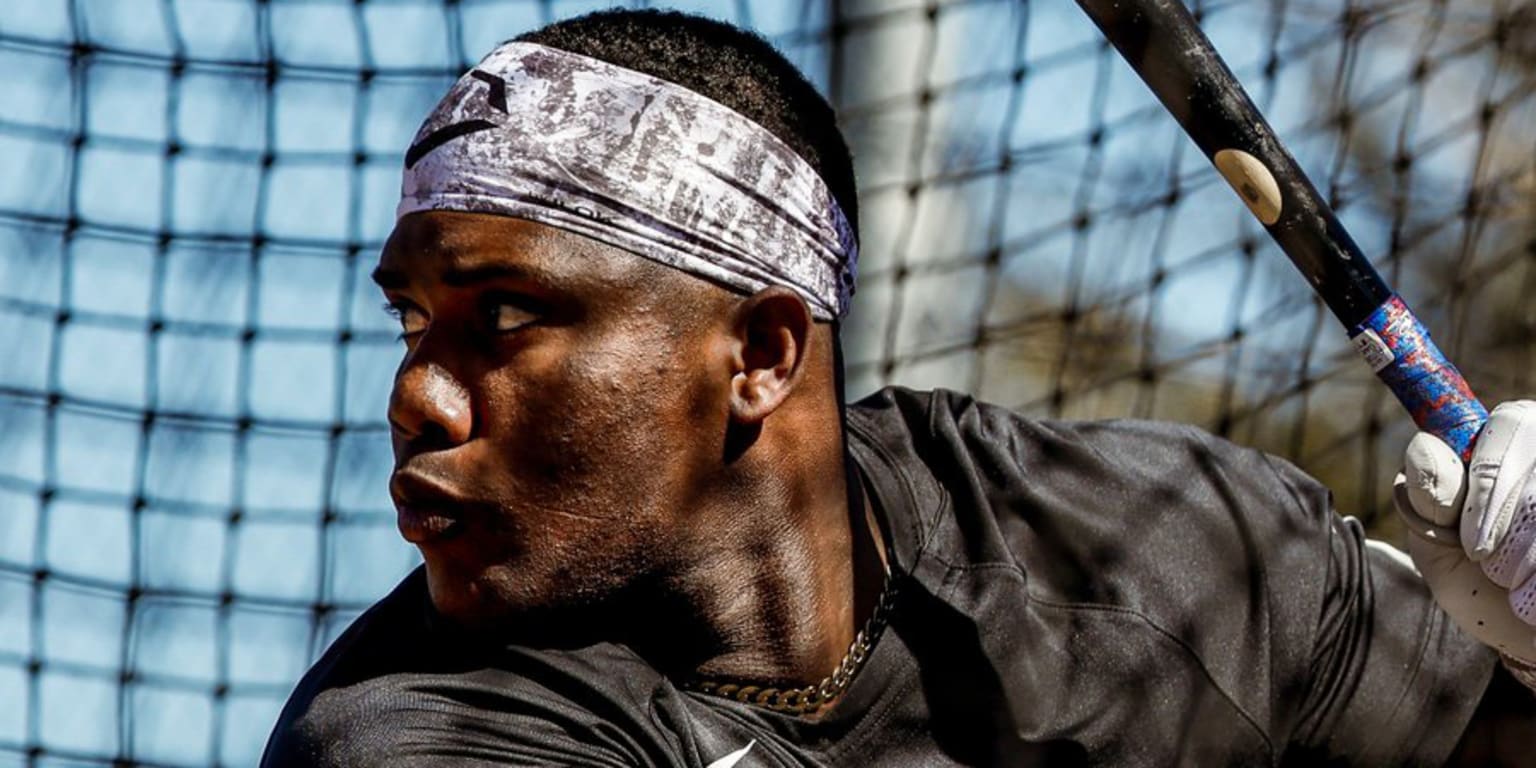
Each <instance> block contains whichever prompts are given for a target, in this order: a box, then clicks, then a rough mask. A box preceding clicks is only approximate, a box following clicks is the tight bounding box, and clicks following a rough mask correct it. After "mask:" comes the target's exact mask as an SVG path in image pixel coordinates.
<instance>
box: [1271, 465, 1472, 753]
mask: <svg viewBox="0 0 1536 768" xmlns="http://www.w3.org/2000/svg"><path fill="white" fill-rule="evenodd" d="M1274 463H1275V464H1280V465H1282V466H1279V467H1278V468H1277V469H1278V471H1279V472H1280V474H1281V479H1282V481H1283V482H1285V484H1286V485H1287V486H1289V487H1290V488H1291V489H1292V490H1293V491H1294V492H1295V496H1294V498H1296V499H1297V501H1298V503H1299V504H1300V505H1301V506H1302V507H1303V511H1304V513H1305V515H1306V516H1307V517H1311V518H1312V519H1314V520H1319V519H1321V520H1322V521H1324V524H1325V526H1326V535H1327V569H1326V574H1325V578H1324V579H1322V581H1321V582H1320V583H1321V585H1322V592H1321V594H1320V595H1317V596H1316V597H1315V598H1311V597H1309V599H1305V600H1304V601H1302V603H1301V604H1302V605H1305V606H1306V608H1305V610H1307V611H1308V612H1310V613H1313V614H1315V622H1316V623H1315V625H1314V626H1312V627H1311V629H1312V631H1311V632H1308V633H1306V635H1307V636H1309V637H1310V644H1309V647H1305V648H1303V649H1302V650H1303V651H1304V653H1301V654H1298V655H1297V658H1296V661H1297V662H1299V663H1297V664H1295V665H1293V666H1294V668H1292V669H1286V670H1283V671H1282V672H1281V675H1282V676H1283V678H1284V679H1281V680H1279V681H1278V682H1280V684H1279V685H1277V686H1276V687H1275V691H1276V696H1277V697H1279V699H1280V700H1279V701H1277V702H1276V705H1277V710H1280V711H1283V712H1286V713H1288V714H1289V716H1290V721H1291V722H1292V723H1293V727H1292V729H1291V732H1290V734H1289V739H1288V740H1287V742H1288V743H1287V744H1286V746H1285V750H1284V760H1283V761H1282V762H1283V764H1285V765H1403V766H1407V765H1442V764H1443V763H1444V762H1445V760H1446V758H1447V757H1448V756H1449V755H1450V753H1451V751H1452V749H1454V748H1455V746H1456V743H1457V741H1458V739H1459V738H1460V736H1461V734H1462V732H1463V731H1464V730H1465V729H1466V727H1467V724H1468V722H1469V721H1470V719H1471V717H1472V714H1473V712H1474V711H1475V710H1476V708H1477V704H1478V702H1479V700H1480V699H1481V698H1482V694H1483V691H1484V689H1485V688H1487V685H1488V681H1489V678H1490V676H1491V674H1492V671H1493V666H1494V661H1495V659H1494V655H1493V653H1492V652H1491V651H1489V650H1488V649H1487V648H1484V647H1483V646H1482V645H1481V644H1480V643H1478V642H1477V641H1476V640H1473V639H1472V638H1471V637H1469V636H1467V635H1466V634H1465V633H1463V632H1462V631H1461V630H1460V629H1459V628H1457V627H1456V626H1455V624H1454V623H1452V622H1451V621H1450V620H1449V619H1448V618H1447V617H1446V616H1445V614H1444V613H1443V612H1441V611H1440V609H1439V608H1438V607H1437V606H1436V605H1435V603H1434V600H1433V599H1432V598H1431V596H1430V594H1429V590H1428V588H1427V587H1426V586H1425V585H1424V583H1423V581H1422V580H1421V579H1420V578H1419V576H1418V573H1417V572H1416V571H1415V570H1414V568H1413V565H1412V563H1411V562H1410V561H1409V560H1408V557H1407V556H1406V555H1404V554H1403V553H1402V552H1400V551H1398V550H1396V549H1394V548H1393V547H1391V546H1388V545H1386V544H1383V543H1381V542H1377V541H1371V540H1368V539H1366V537H1365V533H1364V530H1363V529H1362V528H1361V525H1360V523H1359V521H1357V520H1355V519H1353V518H1349V517H1340V516H1338V515H1337V514H1335V513H1334V512H1333V510H1332V505H1331V499H1330V495H1329V494H1328V492H1327V490H1326V489H1324V488H1322V486H1320V485H1319V484H1317V483H1316V482H1315V481H1313V480H1312V479H1311V478H1309V477H1307V476H1305V475H1303V474H1302V473H1301V472H1300V471H1299V470H1296V469H1295V468H1293V467H1290V465H1288V464H1283V462H1278V461H1275V462H1274Z"/></svg>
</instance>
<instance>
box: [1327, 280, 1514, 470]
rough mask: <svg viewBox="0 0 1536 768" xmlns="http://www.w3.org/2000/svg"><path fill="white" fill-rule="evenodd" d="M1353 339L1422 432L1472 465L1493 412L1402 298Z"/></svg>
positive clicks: (1361, 326) (1378, 312) (1367, 321)
mask: <svg viewBox="0 0 1536 768" xmlns="http://www.w3.org/2000/svg"><path fill="white" fill-rule="evenodd" d="M1349 337H1350V340H1352V341H1353V342H1354V344H1355V349H1357V350H1359V352H1360V354H1361V356H1362V357H1364V358H1365V361H1366V362H1367V363H1369V364H1370V366H1371V367H1372V368H1373V369H1375V371H1376V375H1377V376H1378V377H1380V379H1381V380H1382V381H1383V382H1385V383H1386V385H1387V386H1388V387H1390V388H1391V389H1392V393H1393V394H1395V395H1397V399H1398V401H1399V402H1401V403H1402V404H1403V407H1404V408H1407V409H1408V413H1409V414H1411V415H1412V416H1413V421H1414V423H1415V424H1418V425H1419V429H1422V430H1424V431H1425V432H1428V433H1430V434H1432V435H1434V436H1435V437H1438V438H1440V439H1441V440H1444V441H1445V443H1446V444H1447V445H1449V446H1451V447H1452V448H1454V449H1455V450H1456V452H1457V453H1458V454H1460V455H1461V460H1462V461H1467V460H1469V459H1470V458H1471V457H1472V444H1473V443H1474V442H1476V440H1477V433H1478V430H1480V429H1482V428H1483V422H1485V421H1487V420H1488V409H1486V408H1484V407H1483V404H1482V403H1480V402H1478V401H1477V396H1476V395H1474V394H1472V388H1471V387H1470V386H1468V385H1467V380H1466V379H1464V378H1462V377H1461V372H1460V371H1458V370H1456V366H1454V365H1451V362H1450V361H1449V360H1446V359H1445V355H1444V354H1442V353H1441V352H1440V348H1439V347H1436V346H1435V342H1434V341H1432V340H1431V339H1430V338H1429V331H1427V330H1425V328H1424V324H1423V323H1420V322H1419V318H1417V317H1415V316H1414V314H1413V310H1411V309H1409V308H1408V305H1407V304H1405V303H1403V300H1402V298H1401V297H1399V296H1397V295H1396V294H1393V295H1392V297H1391V298H1389V299H1387V300H1386V301H1385V302H1383V303H1382V305H1381V306H1379V307H1377V308H1376V309H1375V311H1373V312H1371V314H1370V315H1368V316H1367V317H1366V318H1365V320H1364V321H1363V322H1361V323H1360V324H1359V325H1357V326H1355V327H1354V329H1353V330H1351V331H1350V334H1349Z"/></svg>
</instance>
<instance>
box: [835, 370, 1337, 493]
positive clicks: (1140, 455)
mask: <svg viewBox="0 0 1536 768" xmlns="http://www.w3.org/2000/svg"><path fill="white" fill-rule="evenodd" d="M849 424H850V427H851V428H852V430H853V431H854V432H855V433H856V434H857V435H858V436H859V437H861V438H862V439H864V440H866V441H870V442H873V443H877V444H878V446H879V447H880V449H881V450H882V451H883V452H884V453H885V454H887V455H888V456H890V457H891V458H892V460H893V462H894V463H896V464H899V465H901V466H902V468H904V469H907V470H911V471H913V472H916V473H918V474H923V475H930V476H932V477H933V478H934V479H935V480H936V481H937V482H939V483H941V484H942V485H944V486H945V487H946V490H951V491H953V490H956V489H957V486H959V488H958V489H959V490H962V491H966V490H968V491H972V492H976V491H983V490H984V491H986V492H989V494H990V495H991V496H992V498H996V499H999V500H1001V501H1015V502H1019V503H1026V502H1031V501H1034V502H1037V503H1036V504H1034V505H1033V506H1036V507H1048V508H1055V507H1072V508H1075V509H1080V510H1085V511H1086V510H1096V511H1097V513H1098V514H1130V513H1131V512H1132V510H1131V509H1130V508H1129V506H1128V505H1129V504H1131V503H1133V502H1135V503H1147V502H1162V503H1161V504H1159V505H1158V507H1159V508H1161V509H1160V510H1159V509H1137V510H1136V511H1135V513H1136V514H1138V515H1142V516H1145V515H1147V514H1152V515H1154V516H1156V515H1159V514H1163V513H1170V512H1171V513H1179V512H1184V513H1192V512H1205V513H1211V514H1215V515H1216V516H1218V517H1225V516H1227V515H1228V514H1230V513H1233V512H1235V511H1237V510H1238V509H1239V508H1245V509H1252V508H1254V507H1262V508H1263V509H1265V510H1266V511H1268V512H1271V513H1274V514H1280V515H1291V514H1294V513H1300V514H1301V515H1302V516H1303V517H1315V516H1316V514H1317V513H1318V512H1319V511H1326V510H1327V509H1328V507H1329V505H1330V501H1329V492H1328V490H1327V488H1325V487H1324V486H1322V485H1321V484H1320V483H1318V482H1317V481H1316V480H1314V479H1312V478H1311V477H1309V476H1308V475H1306V474H1305V473H1304V472H1302V471H1300V470H1299V469H1297V468H1296V467H1294V466H1293V465H1291V464H1290V463H1289V462H1287V461H1285V460H1283V459H1280V458H1278V457H1275V456H1272V455H1269V454H1266V453H1264V452H1262V451H1257V450H1254V449H1251V448H1246V447H1243V446H1239V445H1236V444H1234V443H1232V442H1229V441H1227V440H1225V439H1222V438H1219V437H1216V436H1215V435H1212V434H1210V433H1208V432H1206V431H1204V430H1201V429H1198V428H1196V427H1193V426H1189V425H1186V424H1177V423H1172V422H1158V421H1141V420H1134V419H1113V420H1104V421H1066V420H1056V419H1040V418H1034V417H1030V416H1026V415H1023V414H1020V413H1017V412H1015V411H1012V410H1010V409H1008V408H1004V407H1000V406H997V405H993V404H990V403H985V402H982V401H979V400H976V399H974V398H972V397H970V396H968V395H964V394H961V393H957V392H951V391H946V390H932V391H915V390H909V389H903V388H900V387H888V388H886V389H882V390H880V391H879V392H876V393H875V394H873V395H871V396H870V397H868V398H865V399H864V400H862V401H860V402H858V403H856V404H854V405H852V406H850V408H849ZM964 486H971V487H970V488H965V487H964ZM1032 490H1033V491H1045V490H1049V491H1050V499H1049V500H1050V501H1054V502H1057V503H1052V504H1047V503H1042V502H1045V501H1047V500H1046V499H1041V498H1037V497H1036V495H1035V494H1034V493H1032V492H1031V491H1032ZM999 493H1000V494H1001V495H998V494H999ZM1072 502H1078V503H1076V504H1073V503H1072ZM989 506H991V505H989ZM996 511H1001V510H996Z"/></svg>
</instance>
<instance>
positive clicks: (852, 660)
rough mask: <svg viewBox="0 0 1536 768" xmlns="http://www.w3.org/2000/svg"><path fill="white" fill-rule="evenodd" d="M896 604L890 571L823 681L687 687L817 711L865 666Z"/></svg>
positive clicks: (782, 708) (778, 708)
mask: <svg viewBox="0 0 1536 768" xmlns="http://www.w3.org/2000/svg"><path fill="white" fill-rule="evenodd" d="M895 604H896V580H895V579H894V578H892V577H891V576H889V575H887V576H886V578H885V587H884V588H882V589H881V590H880V600H879V602H877V603H876V604H875V612H874V613H873V614H871V615H870V617H869V621H866V622H864V628H863V629H861V630H859V633H858V634H856V635H854V636H853V642H852V643H850V644H849V645H848V652H847V653H845V654H843V660H842V661H840V662H838V664H837V669H834V670H832V674H830V675H827V676H826V677H824V678H822V680H821V682H819V683H816V684H815V685H808V686H805V687H804V688H775V687H772V686H763V685H749V684H743V683H720V682H717V681H714V680H701V681H698V682H696V683H693V684H691V685H689V686H688V687H689V688H690V689H692V690H695V691H698V692H699V693H707V694H709V695H711V696H719V697H721V698H725V699H731V700H733V701H740V702H743V703H746V704H755V705H757V706H759V707H767V708H768V709H771V710H773V711H774V712H787V713H789V714H792V715H803V714H809V713H812V712H815V711H817V710H819V709H821V708H822V707H824V706H826V705H828V704H830V703H832V702H833V701H834V700H836V699H837V697H839V696H841V695H843V692H844V691H846V690H848V686H849V684H850V683H852V682H853V676H854V675H855V674H857V673H858V671H859V669H860V668H861V667H863V666H864V661H865V660H866V659H868V658H869V653H870V651H871V650H873V649H874V647H875V642H876V641H878V640H879V639H880V633H881V632H883V631H884V630H885V625H886V622H887V621H888V620H889V619H890V614H891V609H892V608H893V607H894V606H895Z"/></svg>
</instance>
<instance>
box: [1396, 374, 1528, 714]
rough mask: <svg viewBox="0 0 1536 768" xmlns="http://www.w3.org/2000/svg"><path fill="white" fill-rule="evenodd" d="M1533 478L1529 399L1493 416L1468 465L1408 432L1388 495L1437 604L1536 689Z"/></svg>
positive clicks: (1437, 441)
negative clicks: (1409, 533)
mask: <svg viewBox="0 0 1536 768" xmlns="http://www.w3.org/2000/svg"><path fill="white" fill-rule="evenodd" d="M1533 472H1536V401H1530V400H1517V401H1513V402H1508V403H1504V404H1502V405H1499V406H1498V407H1496V408H1494V409H1493V412H1492V414H1490V415H1489V418H1488V423H1487V425H1486V426H1484V427H1483V431H1482V433H1481V434H1480V435H1479V436H1478V439H1477V444H1476V445H1475V446H1474V448H1473V450H1472V460H1471V462H1470V463H1469V464H1468V465H1467V466H1463V465H1462V463H1461V459H1460V457H1458V456H1457V455H1456V452H1455V451H1453V450H1451V448H1450V446H1448V445H1446V444H1445V443H1443V442H1441V441H1440V439H1439V438H1436V437H1435V436H1434V435H1431V434H1428V433H1426V432H1420V433H1419V434H1417V435H1415V436H1414V438H1413V440H1412V441H1411V442H1409V443H1408V451H1407V454H1406V456H1405V457H1404V461H1403V474H1402V475H1398V477H1397V482H1396V484H1395V486H1394V489H1393V490H1394V500H1395V501H1396V502H1397V509H1398V512H1399V514H1400V515H1401V516H1402V518H1403V520H1404V522H1405V523H1407V525H1408V528H1409V530H1410V531H1412V532H1413V533H1414V534H1415V535H1413V536H1410V537H1408V554H1409V556H1410V557H1412V558H1413V562H1414V565H1415V566H1417V567H1418V569H1419V573H1420V574H1421V575H1422V576H1423V577H1424V581H1425V582H1426V583H1428V584H1429V588H1430V591H1431V592H1432V593H1434V596H1435V601H1436V602H1437V603H1439V604H1440V607H1441V608H1442V609H1444V610H1445V612H1446V613H1447V614H1449V615H1450V617H1451V618H1452V619H1453V620H1455V621H1456V623H1457V624H1458V625H1460V626H1461V628H1462V629H1464V630H1466V631H1467V633H1468V634H1470V635H1472V636H1473V637H1476V638H1477V639H1478V640H1480V641H1482V642H1483V643H1485V644H1487V645H1488V646H1490V647H1492V648H1493V649H1495V650H1497V651H1498V652H1499V653H1501V654H1503V655H1504V657H1505V660H1506V662H1507V663H1508V665H1509V666H1510V668H1511V670H1512V671H1514V672H1515V673H1516V675H1517V676H1518V677H1520V678H1521V680H1522V681H1523V682H1525V684H1526V685H1527V686H1532V687H1536V482H1530V479H1531V477H1532V474H1533ZM1522 668H1525V669H1522Z"/></svg>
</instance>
